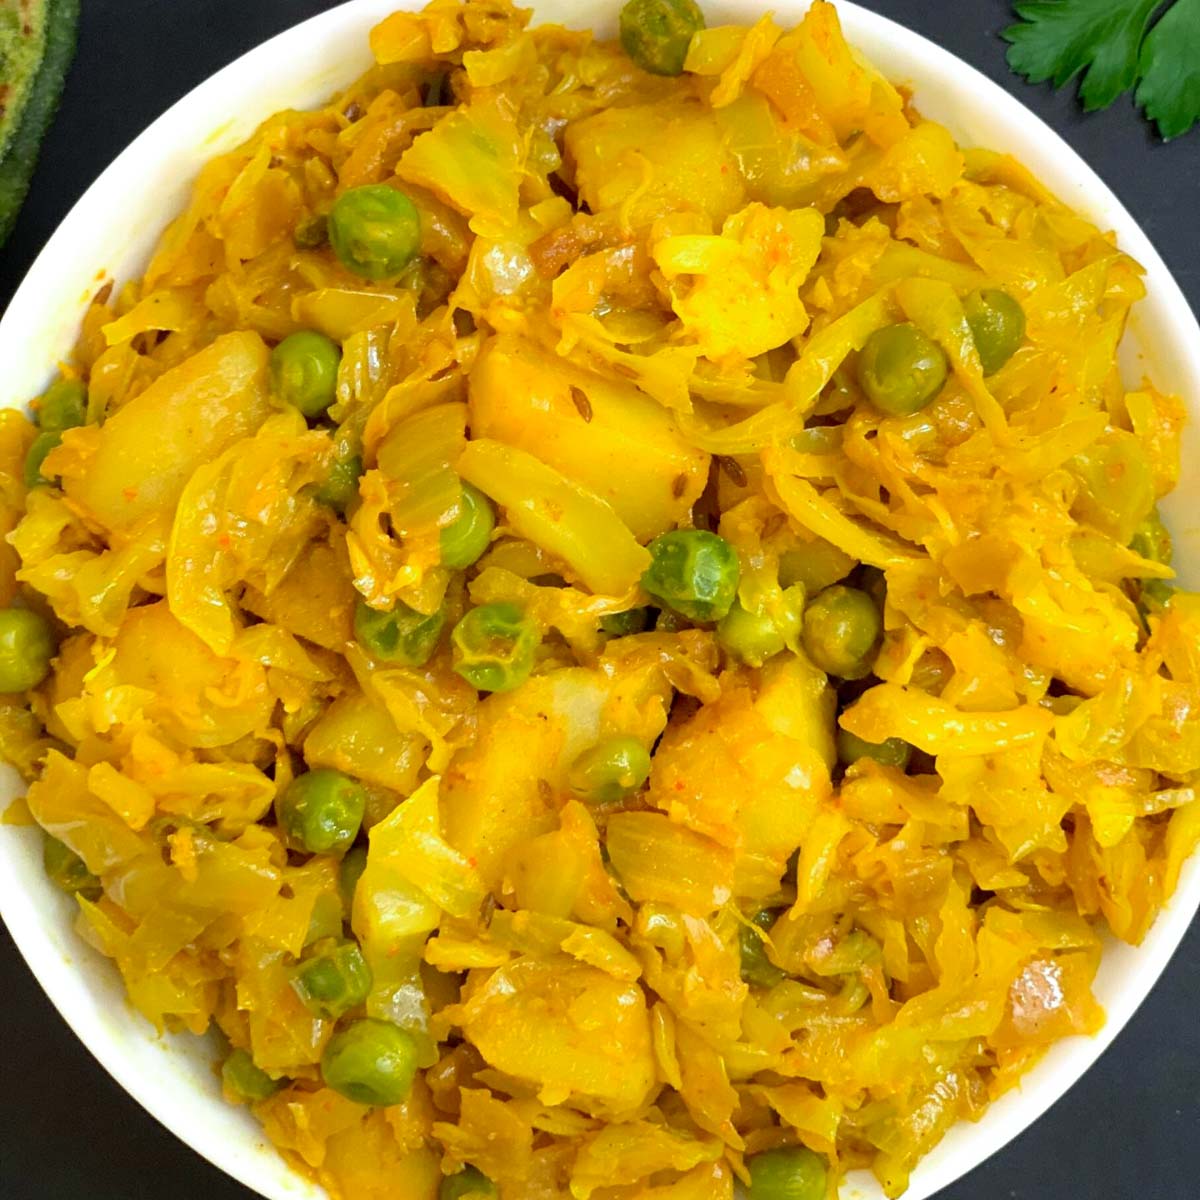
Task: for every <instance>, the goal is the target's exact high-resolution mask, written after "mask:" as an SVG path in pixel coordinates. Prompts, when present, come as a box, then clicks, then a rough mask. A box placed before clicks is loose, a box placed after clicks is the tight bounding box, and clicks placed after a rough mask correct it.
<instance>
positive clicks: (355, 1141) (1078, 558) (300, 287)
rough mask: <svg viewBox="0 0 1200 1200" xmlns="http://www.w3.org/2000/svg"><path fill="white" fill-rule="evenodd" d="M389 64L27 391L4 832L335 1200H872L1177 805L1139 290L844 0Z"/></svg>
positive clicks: (1190, 731) (95, 942) (1154, 889)
mask: <svg viewBox="0 0 1200 1200" xmlns="http://www.w3.org/2000/svg"><path fill="white" fill-rule="evenodd" d="M370 45H371V50H372V52H373V55H374V61H375V65H374V66H373V67H372V68H371V70H369V71H368V72H367V74H366V75H364V76H363V78H362V79H360V80H359V81H358V82H357V83H355V84H353V85H352V86H351V87H349V88H348V89H347V90H346V91H344V92H342V93H341V94H340V95H338V96H337V97H336V98H335V99H334V100H333V101H332V102H331V103H329V104H328V105H327V106H326V107H324V108H321V109H319V110H317V111H313V112H283V113H279V114H277V115H276V116H273V117H271V118H270V119H269V120H267V121H265V122H264V123H263V124H262V126H261V127H260V128H259V129H258V131H257V133H256V134H255V135H254V136H253V137H252V138H251V139H250V141H248V142H247V143H246V144H245V145H243V146H241V147H240V148H238V149H237V150H234V151H233V152H231V153H228V154H223V155H221V156H220V157H218V158H215V159H213V160H212V161H211V162H209V163H208V164H207V165H206V166H205V167H204V169H203V170H202V171H201V172H200V175H199V177H198V178H197V180H196V182H195V187H194V190H193V192H192V195H191V201H190V203H189V204H188V206H187V208H186V210H185V211H184V212H183V213H182V214H178V215H176V216H175V219H174V220H173V221H172V222H171V223H170V224H169V225H168V226H167V228H166V231H165V233H164V234H163V236H162V240H161V242H160V243H159V245H158V248H157V250H156V252H155V254H154V256H153V259H152V260H151V261H150V263H149V265H148V267H147V268H146V272H145V275H144V276H143V277H142V278H141V279H139V280H137V281H134V282H128V283H123V284H120V285H119V286H113V285H107V286H105V287H103V288H102V289H101V290H100V292H99V294H97V295H96V296H95V298H94V300H93V301H92V303H91V305H90V307H89V308H88V310H87V313H86V316H85V317H84V319H83V324H82V331H81V334H80V336H79V341H78V345H77V347H76V350H75V352H74V355H73V357H72V358H71V360H70V361H69V362H67V363H63V364H61V366H60V368H59V371H58V375H57V377H56V379H55V381H54V383H53V384H52V386H50V388H49V389H48V390H47V391H46V392H45V393H44V394H43V395H41V396H40V397H38V398H36V399H33V401H32V420H30V419H27V418H26V416H25V415H23V414H22V413H20V412H16V411H8V412H5V413H3V415H2V417H0V480H2V485H3V486H2V487H0V521H2V522H3V530H2V532H3V533H4V534H5V537H4V539H3V542H2V544H0V546H2V548H0V586H2V589H3V595H2V596H0V604H3V605H4V606H5V607H3V609H2V610H0V692H2V693H4V694H5V703H4V705H3V707H2V708H0V714H2V715H0V750H2V752H3V755H4V757H5V758H6V759H7V760H8V761H10V762H12V763H13V764H15V765H16V766H17V767H18V768H19V770H20V771H21V772H22V774H23V776H24V777H25V779H26V780H27V781H28V795H27V798H26V799H25V800H24V801H23V802H18V804H17V806H16V808H15V809H14V810H13V811H12V812H11V813H10V820H11V819H23V820H26V821H33V822H36V824H37V825H38V826H40V828H41V830H43V831H44V834H45V863H46V869H47V872H48V874H49V875H50V877H51V878H52V879H53V880H54V882H55V883H57V884H58V885H59V886H60V887H61V888H63V889H64V890H65V891H66V892H68V893H70V894H71V895H72V896H73V899H74V902H75V904H77V909H78V911H77V925H78V929H79V933H80V935H81V936H82V937H83V938H84V939H85V940H86V941H87V942H89V943H90V944H91V945H92V946H94V947H95V948H96V949H97V950H99V951H100V952H101V953H103V954H104V955H106V956H108V957H109V958H110V959H111V960H112V961H113V962H114V963H115V964H116V967H117V968H118V969H119V970H120V972H121V975H122V976H123V978H124V982H125V985H126V987H127V990H128V996H129V1001H130V1003H131V1004H132V1005H133V1007H134V1008H135V1009H136V1010H137V1011H138V1012H139V1013H141V1014H143V1015H144V1016H145V1018H146V1019H147V1020H148V1021H150V1022H152V1023H153V1024H154V1025H155V1026H157V1027H158V1028H159V1029H160V1030H170V1031H181V1030H189V1031H191V1032H192V1033H195V1034H201V1033H204V1032H205V1031H208V1030H212V1031H215V1036H216V1038H217V1040H218V1042H219V1044H220V1047H221V1067H220V1070H221V1077H222V1087H223V1090H224V1094H225V1096H226V1097H227V1099H228V1100H229V1101H231V1102H233V1103H237V1104H244V1105H247V1106H249V1108H250V1109H251V1110H252V1112H253V1114H254V1116H255V1117H256V1118H257V1120H258V1121H260V1122H261V1124H262V1128H263V1129H264V1130H265V1132H266V1135H267V1136H268V1137H269V1138H270V1139H271V1141H272V1142H273V1143H274V1144H275V1145H276V1146H278V1148H279V1149H280V1151H281V1152H282V1153H283V1154H284V1155H285V1156H286V1157H287V1159H288V1160H289V1161H290V1162H291V1163H292V1164H294V1166H295V1167H296V1168H297V1169H299V1170H300V1171H302V1172H305V1173H307V1174H309V1175H310V1176H311V1177H313V1178H315V1179H316V1180H318V1181H320V1183H321V1184H323V1185H324V1186H325V1187H326V1188H327V1189H328V1190H329V1193H330V1195H331V1196H333V1197H336V1198H337V1200H395V1198H397V1197H403V1198H404V1200H436V1198H440V1200H456V1198H462V1197H470V1196H474V1197H476V1198H487V1197H500V1198H501V1200H552V1198H558V1197H562V1198H564V1200H566V1198H571V1200H730V1198H731V1197H732V1196H733V1195H734V1194H735V1189H737V1190H738V1191H739V1192H744V1194H746V1195H748V1196H749V1197H750V1198H751V1200H826V1198H830V1200H831V1198H832V1197H834V1196H835V1195H836V1193H837V1189H838V1186H839V1182H840V1180H841V1179H842V1178H843V1177H844V1175H845V1174H846V1172H848V1171H852V1170H857V1169H863V1168H865V1169H868V1170H870V1171H872V1172H874V1174H875V1176H876V1177H877V1178H878V1180H879V1182H880V1184H881V1186H882V1188H883V1190H884V1191H885V1192H886V1194H887V1195H888V1196H892V1197H895V1196H899V1195H900V1194H901V1193H903V1192H904V1191H905V1189H906V1187H907V1185H908V1180H909V1175H910V1172H911V1171H912V1170H913V1169H914V1167H915V1166H916V1165H917V1163H918V1162H919V1161H920V1159H921V1158H922V1156H923V1155H925V1154H926V1153H927V1152H928V1151H929V1150H930V1149H931V1148H932V1147H934V1146H935V1145H936V1144H937V1142H938V1141H939V1139H940V1138H941V1137H942V1135H943V1134H944V1133H945V1132H946V1131H947V1129H948V1128H949V1127H950V1126H951V1125H953V1124H954V1122H956V1121H958V1120H961V1119H964V1118H965V1119H968V1120H971V1119H976V1118H978V1117H979V1116H980V1115H981V1114H982V1113H983V1112H984V1110H985V1109H986V1107H987V1105H988V1103H989V1102H990V1101H991V1100H992V1099H993V1098H995V1097H996V1096H998V1095H1000V1094H1001V1093H1003V1092H1004V1091H1006V1090H1007V1089H1009V1088H1011V1087H1012V1086H1013V1085H1014V1084H1016V1083H1017V1081H1018V1080H1019V1079H1020V1078H1021V1075H1022V1073H1023V1072H1024V1071H1025V1070H1027V1069H1028V1068H1029V1067H1030V1066H1031V1064H1033V1063H1035V1062H1036V1061H1037V1059H1038V1057H1039V1056H1040V1055H1041V1054H1042V1053H1043V1051H1044V1050H1045V1049H1046V1047H1047V1046H1049V1045H1051V1044H1052V1043H1054V1042H1055V1041H1056V1040H1057V1039H1060V1038H1064V1037H1069V1036H1071V1035H1078V1034H1090V1033H1093V1032H1094V1031H1095V1030H1096V1029H1098V1028H1099V1026H1100V1025H1101V1023H1102V1021H1103V1013H1102V1011H1101V1010H1100V1008H1099V1006H1098V1004H1097V1003H1096V1001H1095V999H1094V998H1093V994H1092V989H1091V985H1092V981H1093V978H1094V976H1095V973H1096V970H1097V966H1098V964H1099V961H1100V958H1101V955H1102V952H1103V944H1104V942H1105V940H1106V938H1107V937H1109V936H1110V935H1111V936H1115V937H1116V938H1119V939H1122V940H1123V941H1126V942H1130V943H1135V944H1136V943H1137V942H1138V941H1139V940H1140V939H1141V938H1142V937H1143V936H1144V935H1145V934H1146V932H1147V929H1148V928H1149V926H1150V924H1151V923H1152V922H1153V921H1154V919H1155V916H1156V914H1157V913H1158V912H1159V910H1160V909H1161V907H1162V906H1163V904H1164V902H1165V901H1166V900H1167V899H1168V897H1169V896H1170V895H1171V893H1172V891H1173V889H1174V888H1175V886H1176V883H1177V881H1178V878H1179V873H1180V868H1181V865H1182V864H1183V862H1184V860H1185V859H1186V858H1187V856H1188V855H1189V854H1190V853H1191V851H1192V850H1193V848H1194V847H1195V845H1196V843H1197V840H1198V838H1200V803H1198V802H1197V800H1196V793H1195V790H1194V787H1195V783H1196V780H1197V777H1198V773H1200V720H1198V719H1197V718H1196V716H1195V710H1196V708H1197V705H1198V704H1200V601H1198V599H1197V597H1196V596H1193V595H1189V594H1187V593H1185V592H1182V591H1178V590H1175V589H1173V588H1172V585H1171V583H1170V580H1171V579H1172V576H1173V572H1172V569H1171V565H1170V562H1171V539H1170V536H1169V535H1168V533H1167V530H1166V529H1165V528H1164V526H1163V524H1162V522H1161V520H1160V519H1159V516H1158V511H1157V507H1156V506H1157V502H1158V500H1159V499H1160V498H1161V497H1163V496H1164V495H1166V494H1167V493H1168V492H1169V491H1170V490H1171V489H1172V487H1173V486H1174V485H1175V483H1176V481H1177V479H1178V476H1179V437H1180V429H1181V426H1182V424H1183V416H1184V409H1183V405H1182V404H1181V402H1180V400H1179V399H1178V398H1176V397H1173V396H1169V395H1164V394H1162V393H1161V392H1159V391H1157V390H1156V389H1155V387H1154V385H1153V383H1152V382H1150V381H1148V380H1145V379H1140V378H1129V377H1127V376H1124V377H1123V376H1122V373H1121V371H1120V369H1119V367H1118V363H1117V352H1118V347H1119V344H1120V342H1121V339H1122V335H1123V333H1124V330H1125V325H1126V321H1127V319H1128V316H1129V312H1130V309H1131V307H1132V306H1133V305H1134V304H1135V303H1136V302H1137V301H1138V300H1139V299H1140V298H1141V297H1142V295H1143V290H1144V289H1143V284H1142V279H1141V271H1140V269H1139V267H1138V264H1137V263H1136V262H1134V261H1133V260H1132V259H1130V258H1129V257H1128V256H1127V255H1125V254H1123V253H1122V252H1121V251H1120V250H1119V249H1118V248H1117V246H1116V245H1115V244H1114V241H1113V238H1112V237H1111V236H1110V235H1108V234H1106V233H1105V232H1104V231H1103V230H1098V229H1096V228H1095V227H1093V226H1092V225H1091V224H1089V223H1088V222H1087V221H1086V220H1084V219H1083V218H1081V217H1080V216H1078V215H1077V214H1075V213H1073V212H1071V211H1070V210H1069V209H1068V208H1066V207H1064V206H1063V205H1062V204H1061V203H1059V202H1058V201H1057V200H1056V199H1055V198H1054V197H1053V196H1051V195H1050V194H1048V193H1047V191H1046V190H1045V189H1044V188H1043V187H1042V186H1041V185H1040V184H1039V183H1038V181H1037V180H1036V179H1035V178H1033V177H1032V176H1031V175H1030V174H1029V173H1028V172H1027V171H1026V170H1025V169H1023V168H1022V166H1021V165H1020V163H1019V162H1017V161H1015V160H1014V159H1013V158H1011V157H1009V156H1007V155H1006V154H1005V153H1004V151H1005V147H998V148H996V149H980V148H975V147H964V146H959V145H957V144H956V143H955V141H954V139H953V137H952V136H951V135H950V133H948V132H947V130H946V129H945V128H943V127H942V126H941V125H938V124H934V123H932V122H930V121H927V120H924V119H923V118H922V116H921V114H920V112H919V111H918V109H917V108H915V107H914V106H913V104H912V102H911V97H910V96H909V95H907V94H906V92H905V91H904V89H903V88H902V87H898V86H894V85H893V84H891V83H889V82H888V81H887V80H886V79H885V78H883V77H882V76H881V75H880V74H879V73H878V72H877V71H876V70H875V69H873V68H872V67H871V65H870V64H869V63H867V62H866V61H864V60H863V59H862V58H861V57H860V56H859V55H858V54H857V53H856V52H855V51H854V50H853V49H852V48H851V47H849V46H848V45H847V44H846V42H845V40H844V39H843V35H842V31H841V27H840V25H839V22H838V16H837V12H836V9H835V7H834V6H833V5H831V4H828V3H825V2H824V0H816V2H815V3H813V4H812V6H811V8H809V9H808V11H807V13H806V15H805V16H804V17H803V19H802V20H801V22H800V23H799V25H798V26H796V27H795V28H794V29H784V28H781V27H780V26H779V25H778V24H776V22H775V21H774V20H773V19H772V18H771V17H770V16H764V17H763V18H762V19H761V20H759V21H758V22H757V23H756V24H754V25H752V26H750V27H748V28H744V27H739V26H720V27H715V28H714V27H706V26H705V22H704V18H703V14H702V13H701V11H700V10H699V9H698V8H697V7H696V6H695V4H694V3H692V0H632V2H631V3H629V4H627V5H626V6H625V8H624V9H623V10H622V12H621V14H620V36H619V38H618V39H616V40H611V41H606V40H598V39H597V38H596V37H594V36H592V35H591V34H590V33H588V32H586V31H576V30H569V29H565V28H562V27H560V26H555V25H544V26H540V27H532V26H531V24H530V21H529V14H528V13H525V12H523V11H521V10H520V9H517V8H513V7H511V6H510V4H509V3H508V0H468V2H466V3H461V2H459V0H434V2H433V3H432V4H430V5H429V7H428V8H426V9H425V10H424V11H423V12H420V13H409V12H399V13H396V14H395V15H393V16H390V17H388V18H387V19H386V20H384V21H382V22H381V23H380V24H379V25H378V26H376V27H375V28H374V29H373V30H372V32H371V35H370ZM281 69H286V65H285V66H283V67H281ZM169 215H170V214H164V220H166V218H167V217H168V216H169Z"/></svg>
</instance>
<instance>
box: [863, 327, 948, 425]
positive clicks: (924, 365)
mask: <svg viewBox="0 0 1200 1200" xmlns="http://www.w3.org/2000/svg"><path fill="white" fill-rule="evenodd" d="M949 369H950V368H949V363H948V361H947V359H946V353H945V351H944V350H943V349H942V348H941V346H939V345H938V344H937V343H936V342H935V341H934V340H933V339H932V338H930V337H928V336H927V335H926V334H924V333H922V332H921V331H920V330H919V329H918V328H917V327H916V326H915V325H910V324H909V323H908V322H904V323H902V324H899V325H885V326H884V327H883V328H882V329H877V330H876V331H875V332H874V333H873V334H871V336H870V337H869V338H868V339H867V342H866V345H865V346H863V348H862V353H861V354H860V355H859V356H858V382H859V384H860V385H861V386H862V390H863V391H864V392H866V394H867V399H869V400H870V401H871V403H872V404H874V405H875V407H876V408H878V409H879V410H880V411H881V412H885V413H891V414H892V415H893V416H899V417H907V416H911V415H912V414H913V413H915V412H920V411H921V409H923V408H924V407H925V406H926V405H927V404H929V403H930V401H932V400H933V398H934V397H935V396H936V395H937V394H938V392H940V391H941V390H942V388H943V386H945V383H946V376H947V375H948V374H949Z"/></svg>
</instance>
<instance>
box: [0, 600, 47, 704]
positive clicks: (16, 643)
mask: <svg viewBox="0 0 1200 1200" xmlns="http://www.w3.org/2000/svg"><path fill="white" fill-rule="evenodd" d="M56 649H57V647H56V645H55V642H54V631H53V630H52V629H51V628H50V622H49V621H47V620H46V618H45V617H43V616H41V614H39V613H35V612H32V611H31V610H30V609H28V608H0V692H27V691H29V689H30V688H35V687H37V685H38V684H39V683H41V682H42V680H43V679H45V678H46V676H47V675H49V674H50V660H51V659H52V658H53V657H54V653H55V650H56Z"/></svg>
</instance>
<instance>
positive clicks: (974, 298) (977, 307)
mask: <svg viewBox="0 0 1200 1200" xmlns="http://www.w3.org/2000/svg"><path fill="white" fill-rule="evenodd" d="M963 309H964V311H965V312H966V314H967V324H968V325H970V326H971V335H972V336H973V337H974V339H975V349H976V350H978V351H979V359H980V361H981V362H982V363H983V373H984V374H985V375H994V374H995V373H996V372H997V371H998V370H1000V368H1001V367H1002V366H1004V364H1005V363H1006V362H1008V360H1009V359H1010V358H1012V356H1013V355H1014V354H1016V352H1017V351H1018V350H1019V349H1020V348H1021V343H1022V342H1023V341H1024V340H1025V310H1024V309H1023V308H1022V307H1021V306H1020V304H1018V303H1017V301H1016V300H1014V299H1013V298H1012V297H1011V296H1010V295H1009V294H1008V293H1007V292H1003V291H1001V290H1000V289H999V288H986V289H984V290H982V291H978V292H972V293H971V294H970V295H969V296H968V297H967V298H966V299H965V300H964V301H963Z"/></svg>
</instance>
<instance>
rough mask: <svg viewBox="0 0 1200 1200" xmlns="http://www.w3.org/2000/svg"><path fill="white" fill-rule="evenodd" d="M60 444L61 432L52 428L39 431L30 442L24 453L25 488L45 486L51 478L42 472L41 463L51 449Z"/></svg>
mask: <svg viewBox="0 0 1200 1200" xmlns="http://www.w3.org/2000/svg"><path fill="white" fill-rule="evenodd" d="M61 445H62V434H61V433H58V432H56V431H53V430H46V432H45V433H39V434H38V435H37V437H35V438H34V439H33V442H32V443H31V444H30V447H29V450H28V451H27V452H26V454H25V486H26V487H27V488H35V487H47V486H49V485H50V484H51V483H53V480H51V479H48V478H46V476H45V475H43V474H42V463H44V462H45V461H46V455H47V454H49V453H50V451H51V450H54V449H56V448H57V447H59V446H61Z"/></svg>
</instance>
